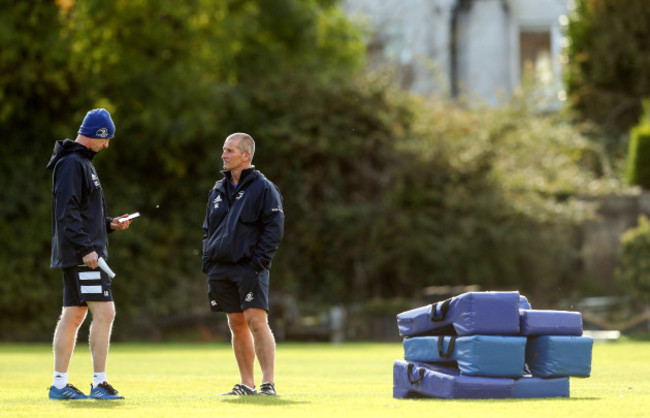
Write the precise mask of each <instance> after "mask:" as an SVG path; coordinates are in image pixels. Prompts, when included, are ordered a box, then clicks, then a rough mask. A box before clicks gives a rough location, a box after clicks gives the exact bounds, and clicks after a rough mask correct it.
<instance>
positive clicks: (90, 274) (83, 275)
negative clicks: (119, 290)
mask: <svg viewBox="0 0 650 418" xmlns="http://www.w3.org/2000/svg"><path fill="white" fill-rule="evenodd" d="M101 278H102V276H101V274H99V272H98V271H81V272H79V280H100V279H101Z"/></svg>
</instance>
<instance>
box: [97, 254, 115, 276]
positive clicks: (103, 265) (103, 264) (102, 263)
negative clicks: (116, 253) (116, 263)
mask: <svg viewBox="0 0 650 418" xmlns="http://www.w3.org/2000/svg"><path fill="white" fill-rule="evenodd" d="M97 264H99V268H100V269H102V270H104V273H106V274H108V276H109V277H110V278H111V279H112V278H113V277H115V273H113V270H111V268H110V267H108V264H106V260H104V259H103V258H102V257H99V258H98V259H97Z"/></svg>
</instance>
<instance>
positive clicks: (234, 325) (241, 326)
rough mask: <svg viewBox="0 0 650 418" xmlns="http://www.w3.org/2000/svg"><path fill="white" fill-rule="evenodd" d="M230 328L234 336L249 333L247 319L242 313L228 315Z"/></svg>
mask: <svg viewBox="0 0 650 418" xmlns="http://www.w3.org/2000/svg"><path fill="white" fill-rule="evenodd" d="M228 327H230V332H232V333H233V334H239V333H241V332H248V324H247V323H246V318H244V315H243V314H241V313H234V314H228Z"/></svg>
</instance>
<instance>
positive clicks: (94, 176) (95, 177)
mask: <svg viewBox="0 0 650 418" xmlns="http://www.w3.org/2000/svg"><path fill="white" fill-rule="evenodd" d="M90 177H91V178H92V179H93V183H95V186H96V187H99V177H97V174H95V173H92V174H91V175H90Z"/></svg>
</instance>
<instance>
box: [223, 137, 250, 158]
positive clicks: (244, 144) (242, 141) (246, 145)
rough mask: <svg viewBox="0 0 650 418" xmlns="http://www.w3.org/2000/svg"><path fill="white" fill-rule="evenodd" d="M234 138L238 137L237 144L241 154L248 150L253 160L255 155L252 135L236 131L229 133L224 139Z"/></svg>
mask: <svg viewBox="0 0 650 418" xmlns="http://www.w3.org/2000/svg"><path fill="white" fill-rule="evenodd" d="M235 138H237V139H239V143H238V144H237V147H238V148H239V151H240V152H241V153H242V154H243V153H244V152H248V153H249V154H250V155H251V161H253V156H254V155H255V140H254V139H253V137H252V136H250V135H248V134H246V133H243V132H236V133H234V134H230V135H229V136H228V138H226V141H227V140H229V139H235Z"/></svg>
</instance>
